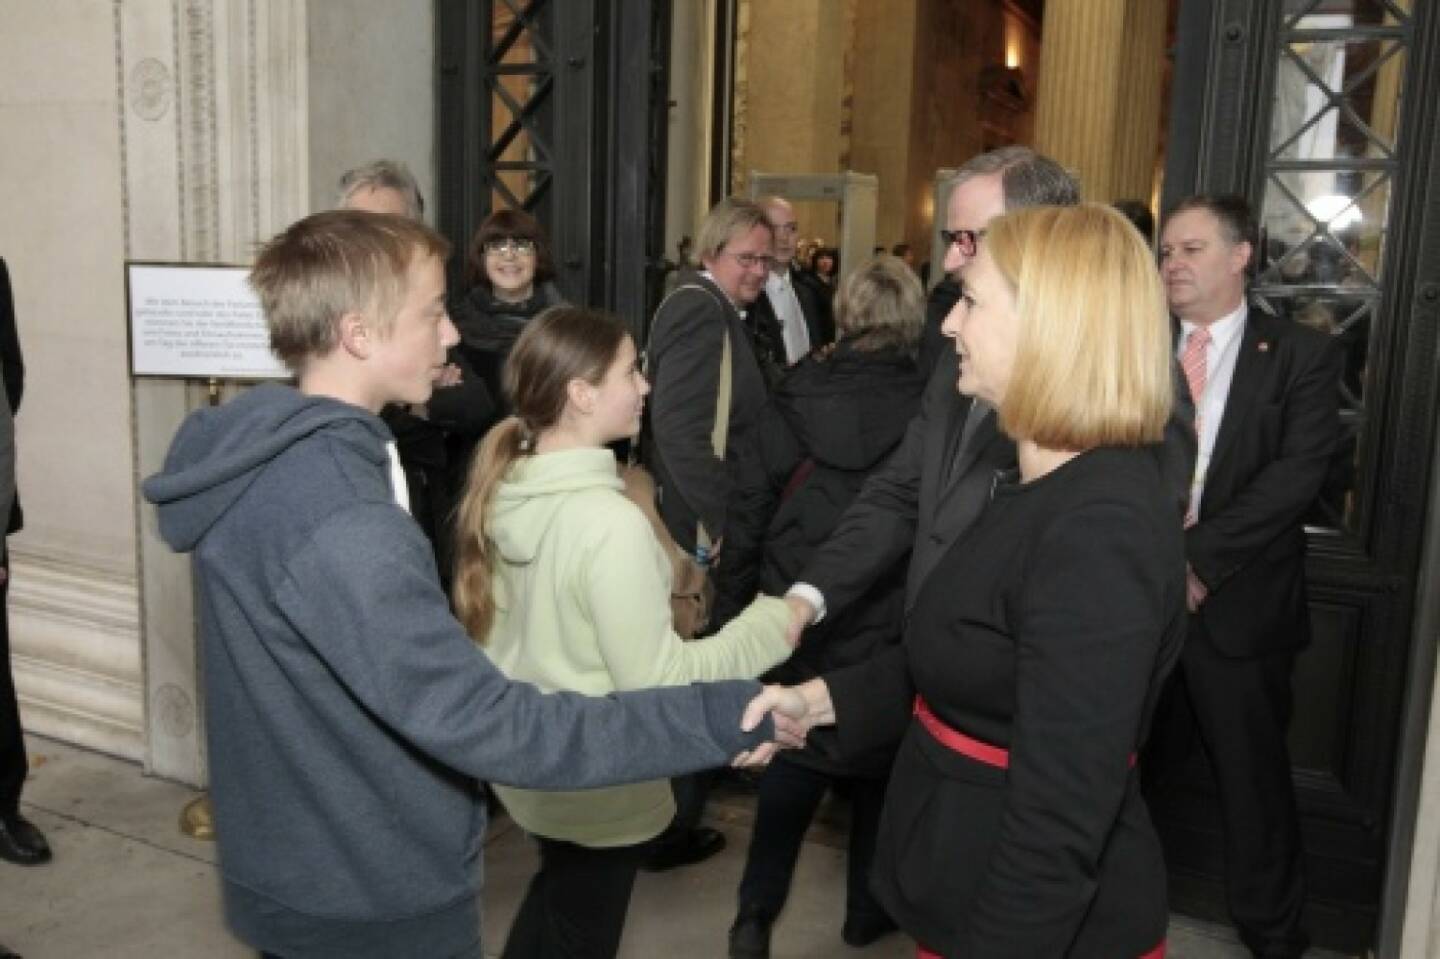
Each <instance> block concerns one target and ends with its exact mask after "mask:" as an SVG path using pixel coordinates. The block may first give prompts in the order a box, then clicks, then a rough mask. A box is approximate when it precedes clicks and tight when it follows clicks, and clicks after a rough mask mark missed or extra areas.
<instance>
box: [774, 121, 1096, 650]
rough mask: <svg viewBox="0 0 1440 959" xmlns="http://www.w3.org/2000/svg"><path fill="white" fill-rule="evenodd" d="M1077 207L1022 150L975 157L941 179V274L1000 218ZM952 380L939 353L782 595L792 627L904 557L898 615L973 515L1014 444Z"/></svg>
mask: <svg viewBox="0 0 1440 959" xmlns="http://www.w3.org/2000/svg"><path fill="white" fill-rule="evenodd" d="M1079 202H1080V184H1079V183H1078V182H1077V181H1076V179H1075V177H1074V176H1072V175H1071V174H1070V173H1069V172H1068V171H1066V170H1065V169H1064V168H1063V167H1061V166H1060V165H1059V164H1058V163H1056V162H1055V161H1054V160H1051V159H1049V158H1048V157H1044V156H1041V155H1040V154H1038V153H1036V152H1035V151H1034V150H1031V149H1029V148H1028V147H1022V146H1010V147H1003V148H1001V149H999V150H993V151H991V152H989V153H982V154H980V155H979V156H977V157H975V158H973V159H971V160H970V161H968V162H967V163H965V164H964V165H963V166H961V167H960V169H959V170H958V171H957V172H956V174H955V178H954V180H952V181H951V190H950V198H949V202H948V203H947V204H946V210H945V221H946V228H945V230H943V231H942V233H941V235H942V237H943V238H944V239H945V240H946V242H947V245H946V247H945V263H944V266H945V272H946V273H949V274H952V275H953V274H955V273H956V272H957V271H958V270H959V269H960V268H961V267H963V266H965V265H966V264H967V263H969V262H970V261H971V260H972V259H973V258H974V256H975V254H976V252H977V251H978V249H979V244H980V243H981V242H983V239H984V236H985V227H986V226H987V225H988V224H989V223H990V221H991V220H993V219H995V218H996V217H998V216H1002V215H1004V214H1005V213H1006V212H1007V211H1009V210H1017V209H1020V208H1021V207H1027V206H1072V205H1074V204H1076V203H1079ZM958 377H959V360H958V357H957V356H956V354H955V351H954V350H953V349H950V350H943V351H941V353H940V356H939V357H938V359H937V361H936V364H935V369H934V371H933V372H932V373H931V376H930V382H929V385H928V386H927V387H926V389H925V397H924V399H923V400H922V405H921V408H920V414H919V415H918V416H917V417H916V418H915V419H914V421H912V422H911V424H910V427H909V429H908V431H907V432H906V434H905V439H904V440H903V441H901V444H900V448H899V449H897V450H896V451H895V453H894V454H893V455H892V456H891V457H890V460H889V462H888V463H887V464H886V465H885V466H884V467H883V468H882V469H881V470H879V471H878V472H876V473H875V474H874V475H872V476H871V477H870V479H869V480H868V481H867V482H866V484H865V488H864V490H862V491H861V493H860V496H859V498H858V499H856V501H855V502H854V504H852V505H851V507H850V509H849V510H848V511H847V512H846V514H845V518H844V519H842V520H841V521H840V525H839V526H838V527H836V529H835V532H834V534H833V535H831V537H830V540H829V542H828V543H826V544H825V545H824V546H822V547H821V548H820V550H819V551H818V552H817V553H816V554H815V557H814V559H812V560H811V562H810V565H809V566H808V567H807V568H806V570H805V572H804V574H803V575H802V576H801V577H800V582H798V583H797V584H796V585H795V586H794V587H792V588H791V590H790V594H789V598H790V600H791V605H792V607H793V608H794V609H795V611H796V621H797V624H800V623H803V624H805V625H808V624H809V623H811V622H814V621H815V620H816V619H818V618H819V617H820V616H823V615H825V613H826V612H827V611H829V610H835V609H839V608H841V607H843V606H845V605H846V604H848V603H849V602H851V601H852V600H854V599H856V598H858V597H859V596H861V595H862V594H863V593H864V592H865V590H866V589H867V588H869V586H870V584H871V583H872V582H874V581H875V580H876V579H878V578H879V577H880V576H881V575H883V574H884V573H886V572H887V571H888V570H889V569H890V568H891V567H892V566H893V565H894V564H895V563H896V562H899V561H900V560H901V559H903V557H904V556H905V554H906V552H907V551H910V567H909V574H908V576H907V578H906V584H905V606H906V609H907V610H908V609H909V607H910V606H911V604H913V603H914V600H915V596H916V594H917V593H918V592H919V590H920V585H921V583H923V582H924V581H925V577H926V575H927V574H928V573H929V572H930V570H931V568H932V567H933V566H934V564H935V561H936V560H938V559H939V558H940V557H941V556H942V555H943V554H944V553H945V550H946V549H948V548H949V546H950V544H951V543H953V542H954V541H955V540H956V539H958V538H959V536H960V534H961V533H963V532H964V531H965V529H966V528H968V527H969V525H970V524H971V523H972V522H974V520H975V518H976V517H977V516H979V515H980V510H981V509H982V508H983V507H984V505H985V503H986V502H987V501H988V499H989V495H990V481H991V479H992V477H993V476H994V474H995V471H996V470H997V469H1001V468H1005V467H1008V466H1010V465H1013V463H1014V462H1015V446H1014V444H1013V443H1012V442H1011V441H1010V440H1009V439H1008V438H1006V437H1005V435H1004V434H1002V433H1001V432H1000V431H999V429H998V428H997V427H996V423H995V414H994V411H993V410H991V409H990V408H989V407H988V406H987V405H985V404H984V403H983V402H982V401H979V400H975V401H971V400H970V399H969V398H967V397H963V396H961V395H960V393H959V391H958V390H957V389H956V381H957V379H958ZM912 547H913V551H912Z"/></svg>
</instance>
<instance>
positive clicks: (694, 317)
mask: <svg viewBox="0 0 1440 959" xmlns="http://www.w3.org/2000/svg"><path fill="white" fill-rule="evenodd" d="M726 336H728V337H729V338H730V352H731V363H732V368H731V386H730V420H729V428H728V431H727V437H726V444H725V458H724V460H723V461H721V460H717V459H716V457H715V453H714V450H713V448H712V446H711V442H710V434H711V432H712V431H713V429H714V426H715V409H716V405H717V400H718V397H719V388H720V361H721V356H722V351H723V349H724V342H723V338H724V337H726ZM647 354H648V355H647V357H646V373H647V375H648V376H649V378H650V385H651V393H650V398H649V401H648V402H647V404H646V409H647V417H646V422H647V430H646V441H645V442H644V443H643V444H642V445H643V448H644V455H645V460H646V463H647V464H648V465H649V466H650V469H651V471H652V472H653V473H654V474H655V482H656V484H657V486H658V487H659V490H660V499H659V511H660V518H661V519H662V520H663V521H664V523H665V528H666V529H667V530H669V532H670V535H671V536H673V537H674V538H675V542H676V543H678V544H679V545H680V546H682V547H684V548H685V549H693V548H694V547H695V545H696V544H695V524H696V521H697V519H698V520H699V521H701V522H703V523H704V524H705V531H706V532H707V533H708V534H709V536H710V538H711V540H717V539H719V538H720V537H721V535H722V534H723V531H724V529H725V515H726V509H727V507H728V504H729V502H730V496H731V490H732V487H733V484H734V470H735V463H736V461H737V459H738V453H737V450H739V449H740V448H741V447H743V446H744V445H745V443H746V442H747V440H748V437H749V434H750V431H751V430H752V429H754V427H755V424H756V422H757V421H758V419H759V416H760V410H761V408H762V407H764V405H765V401H766V398H767V395H768V392H767V389H766V386H765V378H764V375H763V374H762V373H761V371H760V364H759V363H758V362H757V361H756V359H755V352H754V350H753V349H752V348H751V345H750V336H749V334H748V333H747V332H746V330H745V324H744V322H743V321H742V320H741V318H740V314H739V313H738V312H737V311H736V309H735V307H734V306H732V305H731V303H730V300H729V298H727V297H726V296H725V294H724V293H723V292H722V291H721V290H720V288H719V287H717V286H716V285H715V284H714V282H713V281H711V280H709V279H707V278H706V277H704V276H702V275H700V274H690V275H687V276H685V277H683V278H682V279H681V283H680V285H679V286H678V287H676V289H675V290H674V292H672V293H671V294H670V295H669V296H667V297H666V298H665V300H664V302H662V303H661V304H660V308H659V309H658V310H656V311H655V320H654V322H653V323H652V324H651V328H650V342H649V344H648V350H647Z"/></svg>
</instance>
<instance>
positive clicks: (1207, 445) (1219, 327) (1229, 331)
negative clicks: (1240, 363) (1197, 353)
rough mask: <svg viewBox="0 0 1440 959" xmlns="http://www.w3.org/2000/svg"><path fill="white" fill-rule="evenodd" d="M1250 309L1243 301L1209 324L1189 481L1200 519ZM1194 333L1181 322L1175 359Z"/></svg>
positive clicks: (1194, 512) (1194, 509) (1192, 509)
mask: <svg viewBox="0 0 1440 959" xmlns="http://www.w3.org/2000/svg"><path fill="white" fill-rule="evenodd" d="M1248 312H1249V309H1248V307H1247V306H1246V304H1245V301H1244V300H1241V301H1240V306H1239V307H1238V308H1237V309H1236V310H1235V312H1233V313H1228V314H1226V315H1225V316H1223V317H1221V318H1220V319H1218V320H1216V321H1215V322H1214V323H1211V324H1210V345H1209V346H1208V347H1206V350H1205V389H1204V390H1202V391H1201V393H1200V397H1199V398H1198V399H1197V400H1196V401H1195V417H1196V419H1197V420H1198V421H1199V427H1200V429H1199V436H1198V437H1197V438H1198V439H1199V441H1200V442H1199V449H1198V450H1197V452H1196V456H1195V475H1194V476H1193V477H1192V478H1191V480H1190V512H1191V514H1192V515H1194V516H1198V515H1200V499H1201V497H1202V496H1203V494H1204V492H1205V474H1206V473H1207V472H1208V471H1209V469H1210V457H1211V456H1213V455H1214V453H1215V438H1216V437H1217V436H1219V435H1220V420H1221V418H1222V417H1224V415H1225V401H1226V400H1227V399H1228V398H1229V396H1230V381H1231V380H1233V379H1234V378H1235V360H1236V359H1237V358H1238V357H1239V356H1240V341H1241V340H1242V339H1244V333H1245V317H1246V315H1247V314H1248ZM1195 330H1196V324H1194V323H1185V322H1181V324H1180V342H1178V343H1176V344H1175V356H1176V357H1177V358H1179V357H1181V356H1184V355H1185V346H1186V344H1187V343H1189V342H1190V336H1191V334H1193V333H1194V332H1195Z"/></svg>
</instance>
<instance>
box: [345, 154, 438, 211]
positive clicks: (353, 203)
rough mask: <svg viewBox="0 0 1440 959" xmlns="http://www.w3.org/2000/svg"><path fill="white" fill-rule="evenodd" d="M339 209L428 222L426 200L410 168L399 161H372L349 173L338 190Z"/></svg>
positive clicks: (346, 172) (348, 171) (347, 172)
mask: <svg viewBox="0 0 1440 959" xmlns="http://www.w3.org/2000/svg"><path fill="white" fill-rule="evenodd" d="M335 206H336V207H338V208H341V209H346V210H369V211H370V212H371V213H389V214H391V215H392V216H403V217H408V218H409V219H411V220H415V221H417V222H419V221H421V220H424V219H425V198H424V197H422V196H421V195H420V186H419V184H417V183H416V182H415V175H414V174H413V173H411V172H410V168H409V167H407V166H406V165H405V164H403V163H401V162H400V161H399V160H371V161H370V162H369V163H366V164H365V165H363V166H357V167H355V168H354V169H353V170H347V171H345V173H344V174H342V175H341V177H340V183H339V185H338V187H337V188H336V197H335Z"/></svg>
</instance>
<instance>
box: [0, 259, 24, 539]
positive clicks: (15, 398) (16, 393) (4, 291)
mask: <svg viewBox="0 0 1440 959" xmlns="http://www.w3.org/2000/svg"><path fill="white" fill-rule="evenodd" d="M0 372H3V374H4V377H5V400H6V402H7V403H8V405H9V407H10V416H9V417H7V419H10V418H13V417H14V415H15V414H16V413H18V412H20V398H21V396H23V395H24V393H25V358H24V357H23V356H22V355H21V353H20V332H19V330H18V329H17V328H16V326H15V299H14V296H13V295H12V294H11V292H10V271H9V269H8V268H7V267H6V266H5V259H4V258H3V257H0ZM12 449H13V444H12ZM24 525H25V514H24V513H23V512H21V510H20V494H19V492H18V491H16V492H15V496H14V498H13V499H12V500H11V501H10V518H9V520H8V522H7V523H6V526H5V533H6V534H7V535H8V534H10V533H14V532H17V531H19V529H20V528H21V527H22V526H24Z"/></svg>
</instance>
